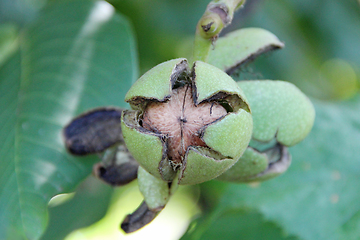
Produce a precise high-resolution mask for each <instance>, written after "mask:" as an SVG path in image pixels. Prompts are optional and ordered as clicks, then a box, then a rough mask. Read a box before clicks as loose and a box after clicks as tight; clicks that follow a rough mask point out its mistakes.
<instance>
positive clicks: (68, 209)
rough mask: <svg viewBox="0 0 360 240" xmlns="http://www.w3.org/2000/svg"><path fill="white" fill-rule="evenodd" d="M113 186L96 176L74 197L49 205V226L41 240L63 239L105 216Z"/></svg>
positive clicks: (81, 187) (87, 180) (82, 185)
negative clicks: (58, 203) (55, 204)
mask: <svg viewBox="0 0 360 240" xmlns="http://www.w3.org/2000/svg"><path fill="white" fill-rule="evenodd" d="M112 193H113V188H111V187H110V186H109V185H105V183H102V182H100V181H99V180H98V179H96V178H94V177H92V176H91V177H89V178H87V179H86V180H85V181H84V182H83V183H82V184H80V186H79V187H78V189H77V191H76V193H75V196H74V198H73V199H71V200H69V201H68V202H65V203H63V204H61V205H58V206H55V207H49V215H50V221H49V227H48V228H47V230H46V232H45V234H44V235H43V236H42V237H41V240H63V239H65V237H66V236H67V235H68V234H69V233H71V232H72V231H74V230H75V229H79V228H83V227H87V226H89V225H91V224H94V223H95V222H97V221H99V220H100V219H101V218H103V217H104V215H105V214H106V211H107V210H108V207H109V203H110V200H111V196H112Z"/></svg>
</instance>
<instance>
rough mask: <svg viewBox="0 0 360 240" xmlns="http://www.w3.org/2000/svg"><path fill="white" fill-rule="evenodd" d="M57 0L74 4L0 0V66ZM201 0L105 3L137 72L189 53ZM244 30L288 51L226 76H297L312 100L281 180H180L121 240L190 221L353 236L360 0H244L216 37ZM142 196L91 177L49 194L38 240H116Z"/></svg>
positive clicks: (356, 223)
mask: <svg viewBox="0 0 360 240" xmlns="http://www.w3.org/2000/svg"><path fill="white" fill-rule="evenodd" d="M64 1H70V0H48V1H46V0H0V69H1V67H2V66H4V65H5V64H6V62H8V61H9V59H10V58H11V56H12V55H13V54H14V52H16V50H17V49H18V46H19V42H20V41H21V40H22V41H24V40H23V39H22V36H23V31H24V30H26V29H27V28H28V26H29V25H31V24H32V23H33V22H34V21H36V20H37V19H38V17H39V16H41V14H42V10H43V9H44V7H46V6H47V4H49V3H55V2H64ZM70 2H71V1H70ZM208 2H209V1H208V0H182V1H178V0H109V3H110V4H112V5H113V6H114V7H115V9H116V10H117V12H119V13H120V14H122V15H123V16H126V17H127V18H128V20H129V22H130V23H131V24H132V27H133V32H134V34H135V38H136V41H137V48H138V60H139V65H140V74H141V73H144V72H145V71H147V70H148V69H149V68H151V67H153V66H155V65H156V64H159V63H161V62H163V61H165V60H169V59H172V58H176V57H188V58H191V53H192V41H193V35H194V31H195V26H196V23H197V21H198V19H199V18H200V17H201V15H202V13H203V11H204V9H205V7H206V5H207V4H208ZM69 6H71V4H70V5H69ZM70 8H71V7H69V11H71V9H70ZM244 27H260V28H264V29H267V30H269V31H271V32H272V33H274V34H275V35H277V36H278V38H279V39H280V40H282V41H283V42H284V43H285V48H284V49H283V50H280V51H277V52H273V53H268V54H266V55H264V56H261V57H259V58H258V59H257V60H256V61H254V62H251V63H249V64H247V65H246V66H242V68H241V69H239V70H238V72H236V74H235V75H234V78H235V79H236V80H243V79H246V80H250V79H274V80H275V79H281V80H286V81H290V82H292V83H294V84H295V85H297V86H298V87H299V88H300V89H301V90H303V91H304V92H305V93H306V94H308V95H309V96H311V98H312V100H313V102H314V104H315V107H316V111H317V117H316V122H315V126H314V130H313V131H312V133H311V134H310V136H308V137H307V139H306V140H304V141H303V142H302V143H300V144H299V145H297V146H295V147H293V148H292V149H291V150H290V151H291V153H292V155H293V164H292V166H291V167H290V170H289V171H288V172H287V173H285V174H284V175H283V176H280V177H278V178H277V179H274V180H270V181H268V182H265V183H261V184H260V183H257V184H250V185H236V184H225V183H222V182H217V181H211V182H209V183H205V184H202V185H200V186H192V187H183V188H182V189H181V190H180V191H179V192H178V193H177V194H176V195H175V196H173V197H172V200H171V201H170V203H169V205H168V206H167V207H166V209H165V210H164V211H163V212H162V213H161V214H160V216H159V218H157V219H156V220H155V221H154V222H153V223H151V224H150V225H149V226H147V227H145V228H144V229H143V230H141V231H139V232H138V233H135V234H130V235H128V236H126V237H127V238H130V239H131V238H132V239H144V236H146V237H147V238H151V239H152V238H156V239H178V238H179V237H180V236H181V235H182V234H183V233H184V232H185V231H186V228H187V227H188V224H189V223H190V221H191V219H194V217H195V216H197V218H195V220H193V221H192V222H191V224H190V226H189V229H188V232H187V233H186V234H185V236H184V237H183V238H184V239H220V238H221V239H359V238H360V148H359V142H360V96H359V86H360V6H359V2H358V1H356V0H332V1H326V0H304V1H296V0H278V1H267V0H247V3H246V5H245V8H243V9H241V10H240V11H238V12H237V14H236V16H235V18H234V20H233V23H232V25H231V26H230V27H228V28H227V29H226V30H225V31H224V32H223V33H222V34H226V32H229V31H232V30H234V29H238V28H244ZM50 51H51V50H50ZM1 81H2V79H0V82H1ZM114 94H115V93H114ZM0 127H1V126H0ZM0 135H1V134H0ZM88 171H89V170H88ZM14 191H16V190H14ZM0 193H1V188H0ZM0 195H1V194H0ZM140 202H141V195H140V194H139V192H138V191H137V188H136V183H134V184H131V185H129V186H126V187H121V188H117V189H112V188H110V187H108V186H105V185H104V184H102V183H100V182H99V181H98V180H95V179H94V178H93V177H88V178H87V180H86V181H84V182H83V183H82V184H81V185H79V186H78V187H77V191H76V193H75V194H73V195H70V196H65V197H64V196H63V197H61V196H60V197H59V198H58V199H54V200H52V201H51V204H50V205H49V216H50V217H49V225H48V228H47V230H46V232H45V234H44V235H43V236H42V238H41V239H44V240H45V239H71V240H73V239H120V238H121V239H123V238H125V236H124V235H123V234H122V233H121V232H120V231H119V230H118V226H119V223H120V222H121V221H122V219H123V218H124V216H125V215H126V214H128V213H130V212H132V211H133V210H134V209H135V208H136V206H137V205H138V204H140ZM0 207H1V206H0ZM200 212H201V213H202V214H199V213H200ZM0 225H1V223H0ZM89 226H90V227H89ZM77 229H80V230H77ZM150 236H152V237H150Z"/></svg>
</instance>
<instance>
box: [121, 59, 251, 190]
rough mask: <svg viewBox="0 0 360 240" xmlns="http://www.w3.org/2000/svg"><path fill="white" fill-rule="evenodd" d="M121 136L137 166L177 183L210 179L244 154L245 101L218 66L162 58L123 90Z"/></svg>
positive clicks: (246, 129)
mask: <svg viewBox="0 0 360 240" xmlns="http://www.w3.org/2000/svg"><path fill="white" fill-rule="evenodd" d="M125 101H127V102H128V103H129V104H130V106H131V107H132V108H133V109H134V110H125V111H123V115H122V123H121V128H122V131H123V136H124V141H125V143H126V146H127V148H128V149H129V151H130V152H131V154H132V155H133V157H134V158H135V159H136V160H137V161H138V162H139V164H140V166H141V167H142V168H144V169H145V170H146V171H147V172H149V173H150V174H152V175H153V176H155V177H157V178H159V179H162V180H164V181H168V182H172V181H173V180H174V178H175V175H176V173H177V171H179V174H178V176H179V177H178V184H197V183H201V182H205V181H208V180H211V179H213V178H215V177H217V176H219V175H220V174H222V173H223V172H224V171H226V170H227V169H229V168H230V167H231V166H232V165H233V164H234V163H235V162H236V161H237V160H238V159H239V158H240V156H241V155H242V154H243V152H244V151H245V149H246V147H247V146H248V144H249V141H250V138H251V134H252V117H251V113H250V108H249V105H248V102H247V100H246V98H245V95H244V93H243V91H242V90H241V89H240V88H239V86H238V85H237V83H236V82H235V81H234V80H233V79H232V78H231V77H229V76H228V75H227V74H226V73H224V72H223V71H221V70H220V69H218V68H216V67H214V66H212V65H209V64H207V63H204V62H200V61H198V62H195V63H194V65H193V67H192V69H191V70H189V67H188V63H187V60H186V59H174V60H170V61H168V62H164V63H162V64H160V65H158V66H156V67H154V68H153V69H151V70H149V71H148V72H147V73H145V74H144V75H143V76H142V77H141V78H140V79H139V80H138V81H137V82H136V83H135V84H134V85H133V86H132V87H131V88H130V90H129V91H128V93H127V94H126V96H125Z"/></svg>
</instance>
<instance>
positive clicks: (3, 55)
mask: <svg viewBox="0 0 360 240" xmlns="http://www.w3.org/2000/svg"><path fill="white" fill-rule="evenodd" d="M17 35H18V31H17V28H16V26H15V25H13V24H2V25H0V66H1V65H2V64H3V63H4V62H5V61H6V60H7V59H8V58H9V57H11V55H12V54H13V53H14V52H15V51H16V50H17V48H18V41H17V40H18V39H17Z"/></svg>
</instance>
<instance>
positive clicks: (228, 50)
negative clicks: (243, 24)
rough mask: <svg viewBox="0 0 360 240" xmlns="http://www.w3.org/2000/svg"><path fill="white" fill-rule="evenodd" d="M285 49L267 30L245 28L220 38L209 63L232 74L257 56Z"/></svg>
mask: <svg viewBox="0 0 360 240" xmlns="http://www.w3.org/2000/svg"><path fill="white" fill-rule="evenodd" d="M283 47H284V44H283V43H282V42H281V41H280V40H279V39H278V38H277V37H276V36H275V35H274V34H272V33H271V32H269V31H267V30H264V29H261V28H244V29H240V30H236V31H233V32H231V33H229V34H227V35H225V36H224V37H221V38H219V40H217V41H216V43H215V48H214V50H213V51H210V53H209V58H208V62H209V63H210V64H212V65H214V66H216V67H218V68H220V69H221V70H223V71H225V72H227V73H228V74H231V73H233V72H234V71H235V70H236V69H237V68H238V67H239V66H240V65H242V64H244V63H246V62H248V61H252V60H254V59H255V58H256V57H257V56H259V55H261V54H263V53H266V52H269V51H272V50H275V49H278V48H283Z"/></svg>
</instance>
